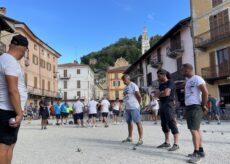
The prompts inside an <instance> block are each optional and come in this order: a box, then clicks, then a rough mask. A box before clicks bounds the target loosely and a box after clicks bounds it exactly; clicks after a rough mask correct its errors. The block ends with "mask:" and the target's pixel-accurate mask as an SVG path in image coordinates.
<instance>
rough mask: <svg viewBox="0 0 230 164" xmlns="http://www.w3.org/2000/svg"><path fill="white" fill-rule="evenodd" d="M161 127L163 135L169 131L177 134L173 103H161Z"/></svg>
mask: <svg viewBox="0 0 230 164" xmlns="http://www.w3.org/2000/svg"><path fill="white" fill-rule="evenodd" d="M160 106H161V107H160V117H161V126H162V130H163V132H164V133H168V132H169V131H170V130H171V132H172V134H177V133H179V131H178V128H177V123H176V119H175V107H174V104H173V102H161V105H160Z"/></svg>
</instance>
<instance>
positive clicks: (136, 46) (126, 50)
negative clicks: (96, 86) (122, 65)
mask: <svg viewBox="0 0 230 164" xmlns="http://www.w3.org/2000/svg"><path fill="white" fill-rule="evenodd" d="M160 38H161V36H160V35H155V36H153V37H151V38H150V46H151V47H152V46H153V45H154V44H155V43H156V42H157V41H158V40H159V39H160ZM140 56H141V36H139V37H138V38H136V37H134V38H131V39H130V38H120V39H119V40H118V41H117V42H115V43H113V44H111V45H109V46H107V47H105V48H103V49H101V50H100V51H98V52H92V53H90V54H88V55H86V56H83V57H81V63H82V64H87V65H90V67H91V68H92V69H93V70H94V72H105V71H106V70H107V68H108V67H109V66H113V65H114V63H115V61H116V60H117V59H118V58H120V57H123V58H125V59H126V60H127V61H128V62H129V64H133V63H134V62H135V61H136V60H138V58H139V57H140ZM90 59H96V61H97V62H96V64H90Z"/></svg>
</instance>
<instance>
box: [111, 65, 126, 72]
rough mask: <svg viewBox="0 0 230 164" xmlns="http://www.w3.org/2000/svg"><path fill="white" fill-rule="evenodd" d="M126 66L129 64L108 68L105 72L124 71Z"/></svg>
mask: <svg viewBox="0 0 230 164" xmlns="http://www.w3.org/2000/svg"><path fill="white" fill-rule="evenodd" d="M127 68H129V66H122V67H114V68H111V69H108V70H107V72H108V73H112V72H124V71H125V70H126V69H127Z"/></svg>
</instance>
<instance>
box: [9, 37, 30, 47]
mask: <svg viewBox="0 0 230 164" xmlns="http://www.w3.org/2000/svg"><path fill="white" fill-rule="evenodd" d="M11 44H14V45H16V46H23V47H26V48H28V45H29V42H28V40H27V38H26V37H24V36H22V35H20V34H19V35H15V36H14V37H13V38H12V40H11Z"/></svg>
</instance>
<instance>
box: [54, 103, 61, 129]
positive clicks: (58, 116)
mask: <svg viewBox="0 0 230 164" xmlns="http://www.w3.org/2000/svg"><path fill="white" fill-rule="evenodd" d="M54 110H55V118H56V125H60V119H61V103H60V100H58V101H57V103H56V104H55V105H54Z"/></svg>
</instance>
